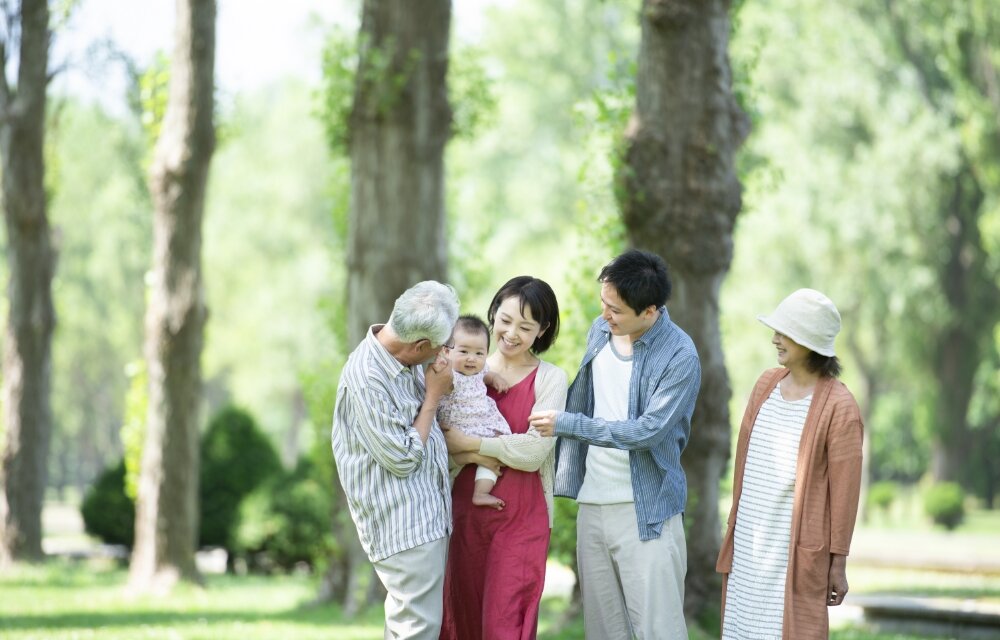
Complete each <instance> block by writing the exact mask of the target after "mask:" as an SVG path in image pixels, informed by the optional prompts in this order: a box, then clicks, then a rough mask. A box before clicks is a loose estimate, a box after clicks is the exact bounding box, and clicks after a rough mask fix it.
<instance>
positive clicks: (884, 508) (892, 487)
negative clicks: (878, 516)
mask: <svg viewBox="0 0 1000 640" xmlns="http://www.w3.org/2000/svg"><path fill="white" fill-rule="evenodd" d="M898 494H899V487H898V486H897V485H896V483H895V482H891V481H889V480H882V481H881V482H875V483H873V484H872V486H871V487H869V488H868V504H869V506H871V507H872V508H873V509H878V510H879V511H881V512H882V513H888V511H889V508H890V507H892V503H893V502H895V501H896V496H897V495H898Z"/></svg>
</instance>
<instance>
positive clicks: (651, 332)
mask: <svg viewBox="0 0 1000 640" xmlns="http://www.w3.org/2000/svg"><path fill="white" fill-rule="evenodd" d="M658 311H659V312H660V317H658V318H657V319H656V322H654V323H653V326H651V327H650V328H649V329H647V330H646V333H644V334H642V335H641V336H640V337H639V339H638V340H636V342H637V343H639V344H644V345H645V344H648V343H650V342H654V341H655V340H656V339H657V338H658V337H660V336H661V335H662V334H664V333H665V332H666V331H667V328H668V327H669V326H670V314H669V313H667V308H666V307H660V308H659V309H658ZM600 320H601V325H600V329H601V331H603V332H604V333H605V334H607V336H606V337H605V340H610V339H611V329H610V328H609V327H608V321H607V320H605V319H604V318H600Z"/></svg>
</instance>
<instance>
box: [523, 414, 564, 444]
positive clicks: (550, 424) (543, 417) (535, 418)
mask: <svg viewBox="0 0 1000 640" xmlns="http://www.w3.org/2000/svg"><path fill="white" fill-rule="evenodd" d="M559 413H560V412H559V411H536V412H535V413H532V414H531V415H530V416H528V423H529V424H530V425H531V426H532V427H534V428H535V431H537V432H538V433H539V434H541V435H543V436H545V437H548V438H551V437H552V436H554V435H555V434H556V416H558V415H559Z"/></svg>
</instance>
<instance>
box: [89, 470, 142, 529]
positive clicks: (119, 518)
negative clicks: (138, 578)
mask: <svg viewBox="0 0 1000 640" xmlns="http://www.w3.org/2000/svg"><path fill="white" fill-rule="evenodd" d="M80 512H81V513H82V515H83V527H84V530H85V531H86V532H87V533H89V534H90V535H92V536H95V537H97V538H100V539H101V540H102V541H103V542H105V543H107V544H121V545H125V546H126V547H131V546H132V543H133V542H134V540H135V504H134V503H133V502H132V499H131V498H129V497H128V496H127V495H125V460H124V459H122V460H121V461H120V462H119V463H118V464H117V465H115V466H113V467H108V468H107V469H105V470H104V472H103V473H101V475H100V476H98V478H97V481H96V482H95V483H94V484H93V486H91V487H90V488H89V489H88V490H87V493H86V494H85V495H84V498H83V506H81V507H80Z"/></svg>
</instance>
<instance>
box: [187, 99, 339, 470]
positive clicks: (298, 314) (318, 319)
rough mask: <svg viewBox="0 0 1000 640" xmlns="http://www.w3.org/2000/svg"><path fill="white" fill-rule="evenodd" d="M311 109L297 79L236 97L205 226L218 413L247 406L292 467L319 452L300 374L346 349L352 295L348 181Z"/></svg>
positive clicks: (213, 406) (208, 369) (209, 358)
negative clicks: (344, 317) (343, 220)
mask: <svg viewBox="0 0 1000 640" xmlns="http://www.w3.org/2000/svg"><path fill="white" fill-rule="evenodd" d="M312 110H313V103H312V101H311V93H310V90H309V89H308V88H307V87H306V86H304V85H303V84H301V83H299V82H295V81H288V82H286V83H282V84H280V85H279V86H275V87H270V88H268V89H265V90H262V91H261V92H259V93H257V94H254V95H252V96H245V97H243V98H242V99H238V100H236V102H235V103H234V105H233V108H232V111H231V112H228V113H227V115H226V119H225V120H226V122H227V131H228V133H227V139H226V144H225V146H223V147H222V148H221V149H219V151H218V152H217V153H216V156H215V158H214V159H213V164H212V176H211V184H210V186H209V192H208V202H207V204H206V211H207V216H206V218H205V228H204V232H205V254H204V263H205V286H206V293H207V296H208V307H209V314H210V315H209V321H208V326H207V328H206V343H205V354H204V372H205V379H206V386H207V394H206V395H207V398H206V399H207V401H208V405H209V411H210V412H212V411H215V410H218V409H219V408H220V407H222V406H224V405H226V404H228V403H230V402H235V403H237V404H239V405H241V406H245V407H247V408H248V409H249V410H250V411H251V412H252V413H253V414H254V415H255V416H258V417H259V419H260V424H261V425H262V428H263V429H264V430H265V431H266V432H267V433H268V434H269V435H270V436H271V438H272V439H273V440H274V442H276V443H280V444H281V455H282V459H283V460H284V462H285V464H286V465H292V464H294V463H295V460H296V459H297V458H298V457H299V455H300V454H301V452H304V451H307V450H308V449H309V447H310V442H311V434H312V429H311V428H310V427H309V425H308V424H307V423H305V422H304V421H305V419H306V412H305V411H304V409H303V406H302V405H303V401H302V397H303V389H302V385H301V375H302V373H303V372H306V371H313V370H315V369H316V368H317V367H319V366H321V365H322V364H323V363H325V362H327V361H329V360H330V358H331V357H332V354H333V352H334V349H336V348H337V343H336V338H335V336H334V335H333V334H332V333H331V332H330V331H329V329H328V324H327V322H328V321H327V317H326V313H327V310H326V306H325V305H337V304H339V303H340V301H339V300H338V296H339V292H340V291H342V289H341V288H340V287H341V285H340V283H341V282H342V280H341V278H340V275H339V274H340V272H341V270H342V267H341V266H340V264H339V263H340V262H342V258H337V257H335V256H339V255H342V254H340V253H339V251H340V249H339V247H340V240H339V239H338V238H337V236H336V235H335V233H334V232H335V225H334V224H331V218H330V210H331V209H340V208H341V207H342V206H346V202H347V191H346V185H347V184H348V180H349V178H348V175H349V172H348V169H347V166H346V163H343V162H334V163H331V162H329V160H328V157H327V152H326V148H325V144H324V137H323V130H322V127H321V126H320V124H319V123H318V122H317V121H316V119H315V118H313V117H311V112H312ZM327 420H328V418H327ZM327 420H324V422H326V421H327Z"/></svg>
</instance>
